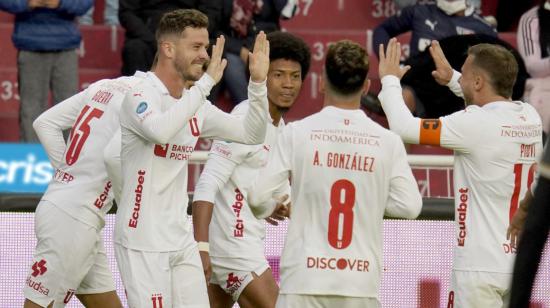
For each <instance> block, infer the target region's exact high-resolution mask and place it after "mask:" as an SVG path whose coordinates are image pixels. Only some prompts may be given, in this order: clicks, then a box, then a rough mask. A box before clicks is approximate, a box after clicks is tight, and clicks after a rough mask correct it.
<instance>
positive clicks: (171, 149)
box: [153, 143, 195, 160]
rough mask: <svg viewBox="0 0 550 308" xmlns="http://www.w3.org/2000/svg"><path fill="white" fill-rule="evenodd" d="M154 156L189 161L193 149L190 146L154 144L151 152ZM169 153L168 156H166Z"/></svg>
mask: <svg viewBox="0 0 550 308" xmlns="http://www.w3.org/2000/svg"><path fill="white" fill-rule="evenodd" d="M153 151H154V152H153V153H154V154H155V156H158V157H165V158H169V159H172V160H189V159H190V158H191V153H193V152H194V151H195V149H194V148H193V147H192V146H190V145H179V144H172V145H170V144H168V143H167V144H162V145H161V144H156V145H155V148H154V150H153ZM168 153H170V155H168Z"/></svg>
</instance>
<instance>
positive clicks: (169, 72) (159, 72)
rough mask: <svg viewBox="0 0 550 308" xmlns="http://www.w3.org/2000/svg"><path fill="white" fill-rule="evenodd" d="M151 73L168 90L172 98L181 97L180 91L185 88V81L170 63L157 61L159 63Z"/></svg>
mask: <svg viewBox="0 0 550 308" xmlns="http://www.w3.org/2000/svg"><path fill="white" fill-rule="evenodd" d="M153 73H155V75H156V76H157V77H158V79H160V81H162V83H163V84H164V86H165V87H166V88H167V89H168V92H169V93H170V96H172V97H174V98H180V97H181V94H182V91H183V89H184V88H185V80H183V79H182V77H181V76H180V75H179V74H178V72H176V70H175V69H174V67H173V65H172V63H170V62H168V61H160V60H159V63H158V64H157V66H156V67H155V68H154V69H153Z"/></svg>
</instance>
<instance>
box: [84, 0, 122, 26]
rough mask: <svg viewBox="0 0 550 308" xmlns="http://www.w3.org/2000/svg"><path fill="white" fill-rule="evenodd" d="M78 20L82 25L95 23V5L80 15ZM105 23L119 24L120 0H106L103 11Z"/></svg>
mask: <svg viewBox="0 0 550 308" xmlns="http://www.w3.org/2000/svg"><path fill="white" fill-rule="evenodd" d="M78 22H79V23H80V24H81V25H93V24H94V6H92V7H91V8H90V9H89V10H88V12H86V14H84V16H82V17H80V19H79V20H78ZM103 23H104V24H106V25H111V26H116V25H118V0H105V10H104V11H103Z"/></svg>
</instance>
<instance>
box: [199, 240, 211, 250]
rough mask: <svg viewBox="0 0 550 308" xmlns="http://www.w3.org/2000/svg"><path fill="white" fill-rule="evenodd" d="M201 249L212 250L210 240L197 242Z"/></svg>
mask: <svg viewBox="0 0 550 308" xmlns="http://www.w3.org/2000/svg"><path fill="white" fill-rule="evenodd" d="M197 246H199V251H204V252H210V244H209V243H208V242H197Z"/></svg>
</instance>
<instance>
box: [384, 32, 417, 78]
mask: <svg viewBox="0 0 550 308" xmlns="http://www.w3.org/2000/svg"><path fill="white" fill-rule="evenodd" d="M379 55H380V61H379V64H378V75H379V76H380V79H382V77H384V76H387V75H393V76H396V77H397V78H399V79H401V78H402V77H403V75H405V73H406V72H407V71H408V70H409V69H411V67H410V66H408V65H407V66H405V67H401V65H400V64H399V61H400V60H401V44H400V43H399V42H397V39H396V38H392V39H391V40H390V41H389V42H388V49H387V50H386V52H384V45H383V44H380V46H379Z"/></svg>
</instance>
